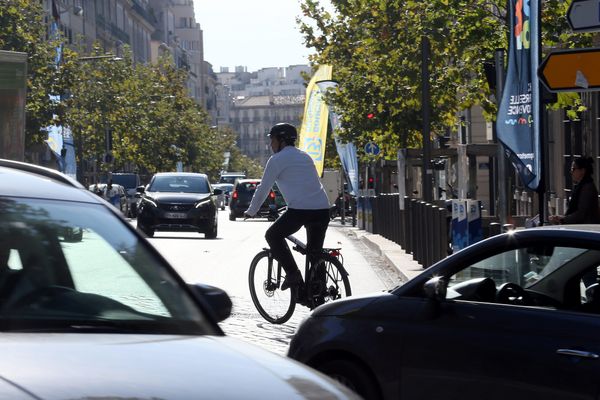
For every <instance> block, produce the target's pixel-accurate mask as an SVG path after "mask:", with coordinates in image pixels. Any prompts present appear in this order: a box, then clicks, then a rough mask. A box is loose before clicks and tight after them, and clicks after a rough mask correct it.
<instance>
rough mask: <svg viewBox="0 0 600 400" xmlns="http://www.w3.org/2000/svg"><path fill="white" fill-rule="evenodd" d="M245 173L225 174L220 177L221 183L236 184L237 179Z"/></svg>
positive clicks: (241, 177)
mask: <svg viewBox="0 0 600 400" xmlns="http://www.w3.org/2000/svg"><path fill="white" fill-rule="evenodd" d="M243 178H245V177H244V175H223V176H221V178H219V183H231V184H234V183H235V180H236V179H243Z"/></svg>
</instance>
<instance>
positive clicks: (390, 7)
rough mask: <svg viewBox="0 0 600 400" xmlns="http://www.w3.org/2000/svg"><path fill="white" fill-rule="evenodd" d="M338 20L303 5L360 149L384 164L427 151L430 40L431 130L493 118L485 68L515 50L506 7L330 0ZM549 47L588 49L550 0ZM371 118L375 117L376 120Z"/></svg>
mask: <svg viewBox="0 0 600 400" xmlns="http://www.w3.org/2000/svg"><path fill="white" fill-rule="evenodd" d="M331 3H332V5H333V6H334V7H335V15H332V14H330V13H328V12H327V11H326V10H325V9H324V8H323V7H322V6H321V5H320V3H319V1H318V0H303V1H302V3H301V7H302V10H303V14H304V19H299V20H298V22H299V24H300V29H301V32H302V33H303V34H304V37H305V42H306V45H307V47H309V48H312V49H314V50H315V51H316V53H315V54H314V55H313V56H312V57H311V61H312V62H314V63H315V64H330V65H332V66H333V73H334V77H333V78H334V79H335V80H336V81H338V82H339V86H338V89H339V90H337V91H334V92H331V93H329V94H328V96H327V97H328V100H329V101H330V102H331V103H332V104H334V105H335V107H336V109H337V110H338V111H339V113H340V115H341V121H342V127H343V130H342V132H340V133H339V134H340V136H341V137H342V138H344V140H353V141H355V143H356V144H357V146H358V147H362V146H363V145H364V144H365V143H366V142H367V141H370V140H374V141H375V142H377V143H378V144H379V145H380V147H381V148H382V152H383V154H384V157H395V155H396V151H397V148H398V147H420V146H421V139H422V138H421V129H422V120H421V119H422V116H421V114H422V113H421V108H422V104H421V51H420V43H421V41H422V38H423V37H424V36H427V37H428V38H429V40H430V42H431V59H430V71H431V77H430V85H431V110H432V118H431V120H432V132H433V133H438V134H441V133H442V132H445V130H446V129H447V128H452V127H455V126H457V124H458V123H459V121H458V113H459V111H461V110H463V109H466V108H469V107H471V106H474V105H480V106H481V107H482V108H483V110H484V114H485V115H486V117H487V118H488V119H489V120H492V119H494V118H495V114H496V104H495V102H493V101H492V100H491V93H490V89H489V86H488V83H487V80H486V78H485V72H484V63H485V62H486V61H489V60H493V57H494V50H495V49H496V48H506V47H507V25H506V9H505V1H504V0H502V1H500V0H473V1H470V2H465V1H464V0H431V1H415V0H331ZM544 7H545V8H544V10H545V12H544V14H543V15H544V22H543V23H544V25H543V26H544V27H546V26H547V27H548V28H547V29H545V30H544V36H543V38H544V42H545V43H546V42H548V43H551V44H552V45H555V44H558V43H560V44H561V45H564V46H573V45H576V44H577V45H581V44H585V43H586V40H587V39H586V38H585V37H584V36H582V37H579V38H572V37H568V36H565V35H564V34H563V33H561V32H565V31H566V30H565V27H566V19H565V18H564V16H565V14H566V4H564V3H562V2H560V1H559V0H546V1H544ZM368 116H370V117H368Z"/></svg>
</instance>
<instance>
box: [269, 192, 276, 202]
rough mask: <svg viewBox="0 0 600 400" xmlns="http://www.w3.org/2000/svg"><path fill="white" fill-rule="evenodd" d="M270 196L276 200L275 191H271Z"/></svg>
mask: <svg viewBox="0 0 600 400" xmlns="http://www.w3.org/2000/svg"><path fill="white" fill-rule="evenodd" d="M269 197H270V198H271V200H275V192H270V193H269Z"/></svg>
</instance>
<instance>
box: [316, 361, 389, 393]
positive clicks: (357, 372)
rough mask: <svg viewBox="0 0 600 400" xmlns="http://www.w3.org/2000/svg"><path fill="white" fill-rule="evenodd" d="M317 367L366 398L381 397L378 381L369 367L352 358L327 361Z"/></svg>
mask: <svg viewBox="0 0 600 400" xmlns="http://www.w3.org/2000/svg"><path fill="white" fill-rule="evenodd" d="M316 369H317V370H319V371H321V372H322V373H324V374H325V375H327V376H329V377H331V378H333V379H335V380H336V381H338V382H340V383H341V384H343V385H345V386H347V387H349V388H350V389H352V390H353V391H355V392H356V393H358V394H359V395H360V396H361V397H363V398H365V399H381V393H380V392H379V388H378V387H377V383H376V381H375V379H374V378H373V376H372V375H371V374H370V373H369V371H367V369H366V368H365V367H363V366H361V365H360V364H358V363H357V362H354V361H350V360H341V359H340V360H331V361H326V362H324V363H322V364H320V365H318V366H316Z"/></svg>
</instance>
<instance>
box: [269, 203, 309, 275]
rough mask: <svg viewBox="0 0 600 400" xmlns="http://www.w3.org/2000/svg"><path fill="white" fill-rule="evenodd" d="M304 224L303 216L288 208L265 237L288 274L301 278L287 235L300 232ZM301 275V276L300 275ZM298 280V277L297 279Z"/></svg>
mask: <svg viewBox="0 0 600 400" xmlns="http://www.w3.org/2000/svg"><path fill="white" fill-rule="evenodd" d="M302 225H303V221H302V216H301V215H300V214H299V213H298V212H297V210H294V209H288V210H287V211H286V212H285V213H283V214H282V215H281V216H280V217H279V218H278V219H277V220H276V221H275V222H274V223H273V224H272V225H271V226H270V227H269V229H267V232H266V233H265V239H266V240H267V243H269V247H270V248H271V253H272V254H273V257H275V258H276V259H277V260H278V261H279V262H280V263H281V264H282V266H283V269H284V270H285V273H286V276H290V277H292V276H294V277H295V278H298V277H299V278H300V279H299V282H302V274H300V270H299V269H298V265H297V264H296V261H295V260H294V256H293V255H292V252H291V250H290V248H289V246H288V244H287V241H286V239H285V238H286V237H287V236H289V235H291V234H293V233H296V232H298V230H300V228H301V227H302ZM298 275H299V276H298ZM296 280H297V279H296Z"/></svg>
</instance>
